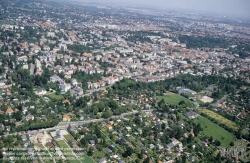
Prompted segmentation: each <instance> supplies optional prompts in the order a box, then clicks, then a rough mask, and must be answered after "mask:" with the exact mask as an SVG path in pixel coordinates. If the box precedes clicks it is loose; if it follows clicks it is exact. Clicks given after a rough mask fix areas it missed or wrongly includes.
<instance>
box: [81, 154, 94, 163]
mask: <svg viewBox="0 0 250 163" xmlns="http://www.w3.org/2000/svg"><path fill="white" fill-rule="evenodd" d="M80 160H81V161H82V163H95V162H94V161H93V159H91V157H89V156H88V155H87V154H85V153H84V154H83V155H82V156H81V159H80Z"/></svg>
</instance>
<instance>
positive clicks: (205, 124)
mask: <svg viewBox="0 0 250 163" xmlns="http://www.w3.org/2000/svg"><path fill="white" fill-rule="evenodd" d="M194 122H195V123H196V124H198V123H200V124H201V127H202V128H203V131H202V132H201V133H202V134H204V135H206V136H208V137H211V136H212V137H213V139H216V140H219V141H220V142H221V146H222V147H229V146H230V145H229V144H230V142H232V141H234V140H235V136H234V135H233V134H232V133H230V132H228V131H227V130H225V129H224V128H222V127H220V126H219V125H217V124H215V123H213V122H212V121H210V120H209V119H207V118H206V117H203V116H199V117H198V118H197V119H195V120H194Z"/></svg>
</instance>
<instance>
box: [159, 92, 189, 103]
mask: <svg viewBox="0 0 250 163" xmlns="http://www.w3.org/2000/svg"><path fill="white" fill-rule="evenodd" d="M157 98H158V100H161V99H164V101H165V102H167V103H169V104H171V105H179V102H180V101H182V100H183V101H185V102H190V103H192V101H190V100H189V99H187V98H185V97H183V96H181V95H179V94H175V93H172V92H167V93H166V95H165V96H157Z"/></svg>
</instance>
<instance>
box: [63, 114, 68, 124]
mask: <svg viewBox="0 0 250 163" xmlns="http://www.w3.org/2000/svg"><path fill="white" fill-rule="evenodd" d="M63 121H64V122H69V121H70V116H69V115H67V114H64V115H63Z"/></svg>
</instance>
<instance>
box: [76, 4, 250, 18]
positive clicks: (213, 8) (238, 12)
mask: <svg viewBox="0 0 250 163" xmlns="http://www.w3.org/2000/svg"><path fill="white" fill-rule="evenodd" d="M78 1H81V0H78ZM91 1H93V2H95V1H96V2H102V3H105V2H112V3H122V4H124V3H126V4H128V3H130V4H134V5H137V6H140V5H144V6H151V7H153V6H154V7H161V8H166V9H188V10H196V11H204V12H209V13H214V14H220V15H235V16H244V17H249V18H250V0H91Z"/></svg>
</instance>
